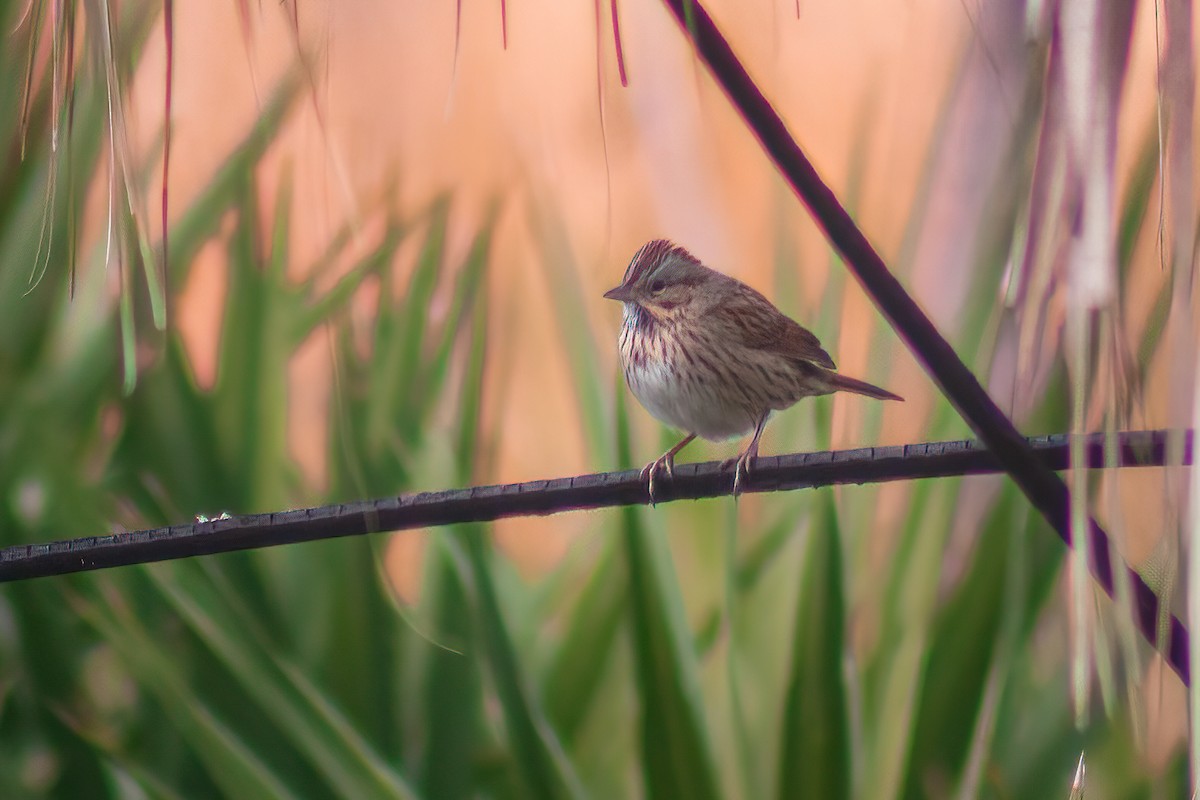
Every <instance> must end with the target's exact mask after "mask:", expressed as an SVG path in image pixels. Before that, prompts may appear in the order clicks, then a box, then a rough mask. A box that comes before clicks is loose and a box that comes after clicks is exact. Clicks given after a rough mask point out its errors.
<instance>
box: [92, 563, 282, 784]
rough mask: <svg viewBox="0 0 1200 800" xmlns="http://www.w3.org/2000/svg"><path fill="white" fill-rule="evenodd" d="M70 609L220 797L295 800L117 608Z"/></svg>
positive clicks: (134, 620)
mask: <svg viewBox="0 0 1200 800" xmlns="http://www.w3.org/2000/svg"><path fill="white" fill-rule="evenodd" d="M109 588H112V587H111V584H110V585H109ZM114 594H115V593H114V592H110V593H109V595H114ZM100 596H105V595H103V594H101V595H100ZM74 605H75V608H76V611H77V612H78V613H79V614H80V616H81V617H83V618H84V619H86V620H87V621H88V622H89V623H91V624H92V625H93V627H95V628H96V631H97V632H98V633H99V634H100V635H101V636H103V637H104V639H105V641H106V642H108V643H109V644H110V645H112V646H113V648H115V649H116V651H117V652H118V653H119V654H120V656H121V658H122V660H123V661H124V662H125V664H126V665H127V667H128V668H129V671H130V673H131V674H133V675H134V676H135V677H136V678H137V680H138V683H139V685H141V686H143V687H145V688H146V689H147V690H148V691H149V692H150V693H151V694H153V695H154V696H155V698H156V699H157V700H158V702H159V703H160V704H161V705H162V708H163V710H164V711H165V712H166V715H167V716H168V717H169V718H171V719H172V720H174V722H175V730H176V731H178V732H179V734H180V735H181V736H182V737H183V738H184V739H185V740H187V741H188V743H189V744H190V745H191V746H192V748H194V750H195V753H196V756H197V757H198V758H199V759H200V761H201V763H203V764H204V765H205V766H206V767H207V772H208V776H209V777H210V778H211V779H212V781H213V782H214V783H215V784H216V785H217V786H218V787H220V789H221V790H222V791H223V792H224V793H225V796H227V797H231V798H245V800H261V798H290V797H295V796H296V795H294V794H293V793H292V792H291V791H289V789H288V788H287V786H286V785H285V782H284V781H283V779H282V778H281V777H280V776H279V775H277V774H276V773H275V772H274V771H272V769H271V768H270V767H269V766H268V765H267V764H265V763H264V762H263V761H261V760H260V759H258V758H257V757H256V755H255V751H254V748H253V747H251V746H249V744H248V743H247V742H246V741H244V740H242V739H241V738H239V737H238V735H237V733H235V732H234V731H233V730H231V729H229V728H228V727H226V726H225V725H224V724H223V723H222V722H221V720H219V719H218V718H217V717H216V716H215V715H214V714H213V712H212V711H211V710H209V708H208V706H207V705H205V704H204V703H203V702H202V701H201V700H199V699H198V698H197V697H196V696H195V694H194V693H193V692H192V691H191V690H190V688H189V687H188V686H186V685H185V684H184V682H183V679H182V677H181V676H180V673H179V670H178V669H177V668H176V667H175V665H174V664H172V663H171V662H170V660H169V659H167V658H166V657H165V656H164V655H163V650H162V648H161V646H159V645H158V644H157V643H156V642H155V640H154V639H153V638H152V637H151V635H150V634H149V632H147V631H146V630H145V629H144V628H143V627H142V626H141V624H140V623H139V622H138V621H137V618H136V616H135V615H133V614H131V613H129V611H128V609H127V608H124V607H123V604H121V603H119V602H118V603H106V604H103V605H102V604H101V603H100V602H96V601H85V600H82V599H78V598H77V599H76V602H75V604H74Z"/></svg>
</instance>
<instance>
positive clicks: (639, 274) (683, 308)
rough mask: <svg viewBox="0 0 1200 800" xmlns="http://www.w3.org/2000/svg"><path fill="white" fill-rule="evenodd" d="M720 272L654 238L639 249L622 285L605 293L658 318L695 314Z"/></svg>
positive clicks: (680, 248) (679, 249)
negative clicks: (639, 307)
mask: <svg viewBox="0 0 1200 800" xmlns="http://www.w3.org/2000/svg"><path fill="white" fill-rule="evenodd" d="M720 278H721V275H720V273H718V272H714V271H713V270H711V269H709V268H708V267H706V266H704V265H703V264H701V263H700V262H699V261H697V260H696V257H695V256H693V255H692V254H691V253H689V252H688V251H687V250H685V249H683V248H682V247H680V246H678V245H675V244H672V243H671V242H669V241H667V240H666V239H655V240H654V241H652V242H648V243H647V244H645V245H644V246H643V247H642V249H640V250H638V251H637V253H636V254H635V255H634V256H633V260H632V261H630V262H629V268H628V269H626V270H625V278H624V279H623V280H622V281H621V285H620V286H618V287H616V288H615V289H610V290H608V291H607V292H605V293H604V296H605V297H606V298H608V299H609V300H619V301H621V302H622V303H625V304H626V307H628V306H629V305H630V304H633V305H637V306H641V307H642V308H644V309H646V310H647V311H648V312H650V313H651V314H653V315H654V316H655V317H657V318H659V319H666V318H671V317H677V316H680V315H682V314H687V313H688V312H696V311H699V310H701V309H702V308H703V307H704V299H705V298H706V297H707V296H708V295H709V294H711V292H709V291H706V290H707V289H709V288H711V287H712V286H714V285H715V284H716V283H717V282H719V280H720Z"/></svg>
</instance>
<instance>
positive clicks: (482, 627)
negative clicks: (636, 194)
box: [446, 297, 583, 798]
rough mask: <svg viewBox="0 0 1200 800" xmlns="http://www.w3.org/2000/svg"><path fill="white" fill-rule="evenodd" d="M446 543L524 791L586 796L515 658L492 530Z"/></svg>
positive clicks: (477, 350)
mask: <svg viewBox="0 0 1200 800" xmlns="http://www.w3.org/2000/svg"><path fill="white" fill-rule="evenodd" d="M484 300H485V298H483V297H477V298H476V302H477V303H482V302H484ZM486 326H487V315H486V313H482V312H479V313H476V314H475V315H474V316H473V330H472V334H473V335H472V337H471V352H470V353H469V355H468V359H467V363H468V369H467V374H466V375H465V376H464V379H463V392H464V396H466V399H465V400H464V402H463V403H462V405H461V406H460V408H459V422H458V427H459V433H458V436H457V440H458V441H457V447H458V454H459V458H458V462H459V463H458V467H459V470H460V476H459V477H460V478H462V479H463V480H467V479H469V478H470V477H471V475H470V472H471V464H470V461H469V458H468V454H470V453H474V452H475V450H476V437H477V434H478V432H479V418H478V416H479V413H480V410H481V408H482V405H481V404H480V403H479V402H477V397H470V395H472V394H474V395H478V391H477V390H478V388H479V387H481V386H482V376H483V371H484V366H485V358H484V356H485V345H486V341H487V338H486V335H485V331H486ZM473 389H474V391H473ZM446 544H447V546H448V547H449V548H450V550H451V555H452V558H453V560H454V562H455V563H458V564H462V565H465V566H466V567H467V568H466V569H464V570H463V571H462V573H463V575H464V577H465V579H466V581H467V583H468V585H469V588H470V590H471V595H472V599H473V600H474V613H475V617H476V625H475V630H476V632H477V633H478V635H479V636H480V638H481V640H482V645H483V650H484V652H485V653H486V654H487V661H488V664H489V666H490V668H491V674H492V680H493V683H494V685H495V689H496V694H497V696H498V698H499V701H500V708H501V710H502V712H503V714H504V722H505V728H506V733H507V742H508V744H509V746H510V748H511V750H512V753H513V756H514V762H515V766H516V768H517V771H518V773H519V774H520V777H521V780H522V782H523V784H524V789H525V792H526V793H527V795H528V796H530V797H537V798H567V797H582V796H583V789H582V787H581V786H580V785H579V780H578V778H577V777H576V776H575V773H574V771H573V769H572V767H571V764H570V762H568V761H567V759H566V756H565V754H564V753H563V749H562V744H561V743H560V742H559V740H558V737H557V735H556V734H555V732H554V730H553V729H552V728H551V727H550V725H549V723H548V722H547V721H546V718H545V715H544V713H543V711H542V708H541V705H540V703H539V702H538V695H537V693H536V692H535V691H534V690H533V685H532V683H531V682H530V679H529V676H528V674H527V673H526V671H525V668H524V666H523V665H522V664H521V662H520V660H519V659H518V658H517V648H516V646H515V644H514V642H513V639H512V637H511V635H510V634H509V623H508V620H507V619H506V618H505V614H504V609H503V608H502V606H501V602H500V594H499V592H498V591H497V587H496V580H495V575H494V573H493V569H494V566H493V562H494V553H493V549H492V543H491V536H490V531H489V529H488V528H487V527H486V526H483V525H464V526H460V527H458V528H456V529H455V530H454V531H453V532H452V533H451V535H450V537H448V538H447V539H446Z"/></svg>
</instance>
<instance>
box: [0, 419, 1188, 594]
mask: <svg viewBox="0 0 1200 800" xmlns="http://www.w3.org/2000/svg"><path fill="white" fill-rule="evenodd" d="M1168 435H1169V433H1168V432H1167V431H1163V430H1157V431H1129V432H1123V433H1120V434H1118V435H1117V437H1116V462H1115V466H1121V467H1133V466H1162V465H1163V464H1164V461H1165V459H1166V454H1167V438H1168ZM1028 442H1029V445H1030V447H1032V448H1033V450H1034V452H1035V453H1037V455H1038V457H1039V458H1040V459H1041V460H1042V461H1043V462H1044V463H1045V464H1046V465H1047V466H1048V467H1050V468H1051V469H1055V470H1061V469H1066V467H1067V465H1068V459H1069V452H1068V450H1069V444H1070V437H1069V436H1068V435H1066V434H1054V435H1050V436H1036V437H1032V438H1029V439H1028ZM1104 449H1105V448H1104V437H1103V434H1091V435H1089V436H1087V437H1086V446H1085V453H1086V459H1087V466H1088V467H1092V468H1101V467H1104V466H1107V465H1106V463H1105V453H1104ZM1183 459H1184V460H1183V463H1184V464H1186V465H1190V464H1191V463H1192V433H1191V431H1188V432H1186V439H1185V446H1184V452H1183ZM1001 471H1003V470H1002V469H1001V467H1000V464H999V462H998V461H997V459H996V458H995V456H994V455H993V454H992V453H991V452H989V451H988V450H987V449H986V448H985V447H983V445H981V444H980V443H979V442H977V441H975V440H969V439H968V440H961V441H950V442H928V443H924V444H909V445H897V446H891V447H866V448H861V449H857V450H827V451H824V452H817V453H794V454H790V455H779V456H760V457H759V458H758V459H756V460H755V462H754V470H753V472H751V473H750V474H749V476H748V477H747V479H746V480H745V482H744V486H743V491H744V492H746V493H750V492H772V491H786V490H793V489H808V488H815V487H820V486H832V485H839V484H865V483H880V482H883V481H896V480H913V479H918V478H940V477H951V476H957V475H981V474H988V473H995V472H1001ZM655 488H656V497H655V500H656V501H657V502H659V503H662V502H668V501H671V500H698V499H701V498H710V497H720V496H724V495H729V494H730V493H731V492H732V491H733V471H732V470H731V469H722V468H721V462H717V461H708V462H704V463H699V464H680V465H678V466H676V467H675V472H674V477H673V478H671V479H666V480H663V481H661V485H658V484H657V483H656V487H655ZM649 502H650V496H649V494H648V492H647V487H646V482H645V481H644V480H642V478H641V477H640V475H639V471H637V470H625V471H623V472H602V473H596V474H592V475H579V476H576V477H573V478H555V479H552V480H538V481H526V482H524V483H508V484H498V485H492V486H476V487H472V488H467V489H450V490H446V491H439V492H422V493H419V494H410V495H402V496H399V497H392V498H385V499H380V500H367V501H360V502H355V503H344V504H339V505H329V506H320V507H317V508H304V509H298V510H294V511H277V512H274V513H270V514H251V515H246V516H236V517H223V518H221V519H213V520H206V521H197V522H190V523H186V524H182V525H171V526H168V527H164V528H153V529H150V530H141V531H132V532H129V533H114V534H109V535H107V536H88V537H84V538H81V539H70V540H63V541H57V542H48V543H44V544H28V545H17V546H13V547H7V548H4V549H3V550H0V582H8V581H16V580H24V579H28V578H39V577H49V576H52V575H63V574H67V573H72V572H84V571H88V570H96V569H105V568H109V567H118V566H128V565H131V564H142V563H147V562H153V561H166V560H170V559H176V558H189V557H192V556H201V555H212V554H214V553H227V552H231V551H234V550H250V549H254V548H260V547H275V546H278V545H284V544H294V543H296V542H310V541H315V540H318V539H332V538H336V537H340V536H357V535H361V534H365V533H380V532H384V531H398V530H405V529H409V528H427V527H435V526H439V525H453V524H457V523H465V522H490V521H492V520H497V519H502V518H505V517H517V516H527V515H548V514H558V513H562V512H566V511H576V510H580V509H592V508H608V507H613V506H625V505H638V504H642V505H644V504H647V503H649Z"/></svg>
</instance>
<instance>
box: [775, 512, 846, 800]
mask: <svg viewBox="0 0 1200 800" xmlns="http://www.w3.org/2000/svg"><path fill="white" fill-rule="evenodd" d="M820 495H821V499H820V501H819V502H820V503H821V513H820V514H819V515H818V516H817V519H816V520H815V521H814V524H813V526H812V530H811V531H810V532H809V541H808V547H807V552H806V553H805V555H804V568H803V572H802V575H803V577H802V578H801V581H800V594H799V598H798V601H799V605H798V607H797V609H796V623H795V625H796V627H795V632H794V633H793V635H792V667H791V674H790V676H789V678H788V691H787V699H786V701H785V706H784V711H783V741H782V744H781V745H780V748H779V788H778V796H779V797H780V798H790V797H798V796H800V795H801V794H803V795H805V796H810V797H821V798H828V800H835V799H836V798H839V797H849V796H850V774H851V772H850V724H849V719H848V716H847V715H848V713H849V712H848V709H847V703H846V683H845V675H844V673H843V670H842V661H843V658H842V657H843V647H844V644H845V636H846V609H845V597H844V589H843V586H842V545H841V540H840V531H839V529H838V524H837V511H836V510H835V508H834V503H833V492H832V491H831V490H822V491H821V492H820Z"/></svg>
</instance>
